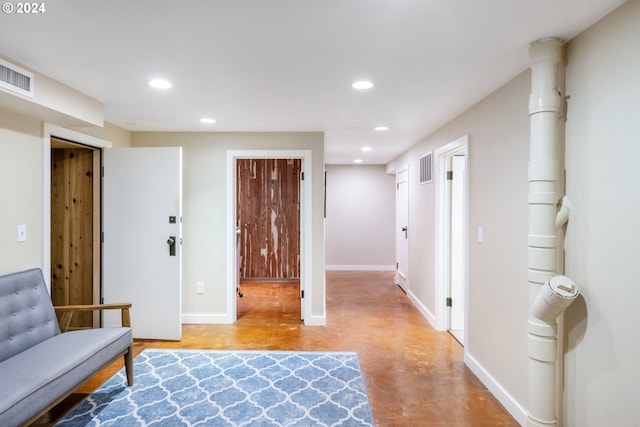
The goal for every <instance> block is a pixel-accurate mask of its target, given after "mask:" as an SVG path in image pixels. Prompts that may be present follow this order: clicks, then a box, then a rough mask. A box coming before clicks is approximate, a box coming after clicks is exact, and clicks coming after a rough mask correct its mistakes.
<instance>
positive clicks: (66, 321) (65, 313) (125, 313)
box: [53, 303, 131, 332]
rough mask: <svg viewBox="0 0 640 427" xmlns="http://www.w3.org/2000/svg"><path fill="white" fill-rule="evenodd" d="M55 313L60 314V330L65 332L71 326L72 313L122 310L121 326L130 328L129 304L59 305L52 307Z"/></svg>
mask: <svg viewBox="0 0 640 427" xmlns="http://www.w3.org/2000/svg"><path fill="white" fill-rule="evenodd" d="M53 308H54V309H55V311H56V312H60V313H62V318H61V319H60V330H61V331H62V332H67V331H68V330H69V325H70V324H71V318H72V317H73V313H75V312H78V311H95V310H122V326H125V327H128V328H130V327H131V317H130V316H129V309H130V308H131V303H112V304H89V305H59V306H57V307H53Z"/></svg>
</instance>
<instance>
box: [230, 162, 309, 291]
mask: <svg viewBox="0 0 640 427" xmlns="http://www.w3.org/2000/svg"><path fill="white" fill-rule="evenodd" d="M301 168H302V161H301V159H238V160H237V185H236V189H237V195H236V203H237V205H236V212H237V216H238V218H237V221H238V222H237V224H238V226H239V227H240V268H239V270H240V278H257V279H264V278H269V279H298V278H299V277H300V172H301Z"/></svg>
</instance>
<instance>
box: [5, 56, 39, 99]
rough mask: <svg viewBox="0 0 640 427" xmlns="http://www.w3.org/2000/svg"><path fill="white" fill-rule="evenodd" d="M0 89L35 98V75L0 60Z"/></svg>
mask: <svg viewBox="0 0 640 427" xmlns="http://www.w3.org/2000/svg"><path fill="white" fill-rule="evenodd" d="M0 88H3V89H6V90H8V91H10V92H14V93H18V94H20V95H24V96H28V97H29V98H33V96H34V93H33V73H30V72H28V71H25V70H23V69H22V68H20V67H18V66H16V65H13V64H12V63H10V62H7V61H5V60H3V59H0Z"/></svg>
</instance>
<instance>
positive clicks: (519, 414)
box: [464, 351, 527, 426]
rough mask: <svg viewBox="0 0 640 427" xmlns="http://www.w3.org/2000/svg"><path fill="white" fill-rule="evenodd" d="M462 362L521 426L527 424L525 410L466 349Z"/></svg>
mask: <svg viewBox="0 0 640 427" xmlns="http://www.w3.org/2000/svg"><path fill="white" fill-rule="evenodd" d="M464 363H465V364H466V365H467V366H468V367H469V369H471V371H472V372H473V373H474V374H475V375H476V376H477V377H478V379H480V381H481V382H482V384H484V385H485V387H487V388H488V389H489V391H490V392H491V394H493V395H494V396H495V398H496V399H498V401H499V402H500V403H501V404H502V406H504V407H505V409H506V410H507V411H508V412H509V413H510V414H511V416H512V417H513V418H515V419H516V421H517V422H518V423H519V424H520V425H521V426H524V425H526V424H527V411H526V410H525V409H524V408H523V407H522V406H521V405H520V404H519V403H518V402H517V401H516V400H515V399H514V398H513V397H512V396H511V395H510V394H509V393H507V391H506V390H505V389H504V388H503V387H502V386H501V385H500V384H499V383H498V382H497V381H496V380H495V379H494V378H493V377H492V376H491V375H490V374H489V373H488V372H487V371H486V370H485V369H484V368H483V367H482V365H480V364H479V363H478V361H477V360H476V359H474V358H473V356H471V355H470V354H469V353H468V352H466V351H465V354H464Z"/></svg>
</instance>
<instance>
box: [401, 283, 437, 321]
mask: <svg viewBox="0 0 640 427" xmlns="http://www.w3.org/2000/svg"><path fill="white" fill-rule="evenodd" d="M407 296H408V297H409V299H410V300H411V302H412V303H413V305H415V306H416V308H417V309H418V311H419V312H420V313H421V314H422V316H423V317H424V318H425V319H427V322H429V324H430V325H431V326H433V328H434V329H436V330H437V329H438V328H436V317H435V316H434V315H433V313H431V312H430V311H429V309H428V308H427V307H425V306H424V305H423V304H422V303H421V302H420V301H418V298H416V297H415V295H413V294H412V293H411V291H407Z"/></svg>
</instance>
